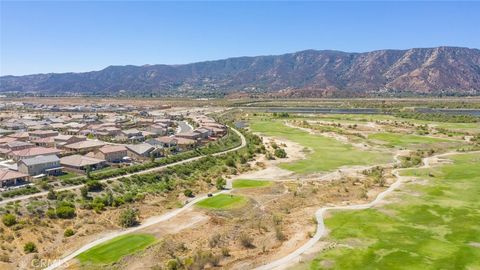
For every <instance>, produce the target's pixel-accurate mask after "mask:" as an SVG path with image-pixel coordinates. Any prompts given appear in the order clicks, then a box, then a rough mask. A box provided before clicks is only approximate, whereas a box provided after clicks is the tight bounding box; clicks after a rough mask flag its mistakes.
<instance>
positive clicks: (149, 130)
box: [0, 104, 227, 186]
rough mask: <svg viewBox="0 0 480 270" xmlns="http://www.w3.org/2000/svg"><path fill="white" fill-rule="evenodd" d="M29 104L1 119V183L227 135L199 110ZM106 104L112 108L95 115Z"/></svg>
mask: <svg viewBox="0 0 480 270" xmlns="http://www.w3.org/2000/svg"><path fill="white" fill-rule="evenodd" d="M27 106H28V108H30V109H31V110H33V111H34V113H32V112H31V111H30V112H29V113H23V112H22V113H18V114H16V113H15V114H11V117H4V118H3V120H1V121H0V161H1V162H0V170H1V171H0V181H2V185H4V186H8V185H15V184H16V183H25V181H28V180H30V181H35V180H34V179H36V178H37V177H39V176H47V177H49V178H51V179H53V180H55V179H57V178H56V177H57V176H58V175H60V174H62V172H64V171H72V172H76V173H86V170H87V169H91V170H98V169H102V168H105V167H108V166H113V167H122V166H129V165H131V164H133V165H137V164H141V163H143V162H146V161H147V160H149V159H151V158H161V157H163V156H165V155H175V154H177V153H179V152H184V151H190V150H192V149H195V148H197V147H202V145H204V144H206V143H208V142H210V141H213V140H216V139H218V138H220V137H222V136H224V135H225V134H227V127H226V126H224V125H222V124H220V123H217V122H216V121H215V120H214V119H212V118H210V117H208V116H205V115H202V114H200V113H196V114H189V113H171V114H167V113H161V114H150V113H149V111H148V110H145V113H143V114H141V113H139V112H140V111H138V108H135V107H132V106H129V107H127V106H123V107H119V108H121V109H120V110H117V109H118V108H117V107H115V106H112V107H110V106H108V105H106V106H105V107H102V106H100V105H91V106H89V105H85V106H71V107H69V106H58V105H57V106H53V105H48V106H37V105H36V104H28V105H27ZM22 108H23V107H22ZM106 108H112V109H113V111H112V112H109V113H105V114H101V113H97V112H98V111H103V110H104V109H105V110H106V111H108V110H107V109H106ZM85 110H86V111H85ZM89 110H92V112H91V113H89ZM179 121H183V122H179ZM192 126H193V127H194V128H192ZM2 173H3V180H1V179H2V178H1V176H2ZM17 180H18V181H17Z"/></svg>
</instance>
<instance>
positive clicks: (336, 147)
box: [250, 120, 391, 173]
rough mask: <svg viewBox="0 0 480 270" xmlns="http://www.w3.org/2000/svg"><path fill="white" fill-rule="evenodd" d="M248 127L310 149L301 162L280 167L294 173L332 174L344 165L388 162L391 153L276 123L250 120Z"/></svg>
mask: <svg viewBox="0 0 480 270" xmlns="http://www.w3.org/2000/svg"><path fill="white" fill-rule="evenodd" d="M250 128H251V129H252V130H253V131H254V132H260V133H262V134H265V135H267V136H274V137H280V138H285V139H287V140H289V141H293V142H296V143H298V144H301V145H303V146H305V147H307V148H309V149H311V150H313V151H312V152H310V153H308V154H307V158H306V159H304V160H299V161H295V162H292V163H282V164H281V165H280V167H282V168H284V169H287V170H290V171H294V172H297V173H315V172H322V171H331V170H334V169H337V168H339V167H342V166H345V165H369V164H379V163H386V162H389V161H390V160H391V154H386V153H380V152H371V151H362V150H359V149H357V148H355V147H353V146H352V145H349V144H345V143H341V142H339V141H337V140H335V139H332V138H327V137H324V136H320V135H313V134H310V133H308V132H306V131H303V130H300V129H297V128H291V127H287V126H285V125H284V124H283V123H281V122H280V121H278V120H253V121H251V125H250Z"/></svg>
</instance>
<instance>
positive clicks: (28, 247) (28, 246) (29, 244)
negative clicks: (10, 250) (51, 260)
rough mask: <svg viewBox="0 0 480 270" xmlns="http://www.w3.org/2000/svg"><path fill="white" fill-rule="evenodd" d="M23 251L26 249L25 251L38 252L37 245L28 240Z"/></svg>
mask: <svg viewBox="0 0 480 270" xmlns="http://www.w3.org/2000/svg"><path fill="white" fill-rule="evenodd" d="M23 251H25V253H34V252H37V246H36V245H35V244H34V243H33V242H27V243H26V244H25V245H24V246H23Z"/></svg>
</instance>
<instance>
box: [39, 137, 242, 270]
mask: <svg viewBox="0 0 480 270" xmlns="http://www.w3.org/2000/svg"><path fill="white" fill-rule="evenodd" d="M232 130H233V131H234V132H235V133H237V134H238V135H239V136H240V138H241V140H242V144H241V145H240V146H238V147H235V148H233V149H230V150H227V151H223V152H220V153H216V154H213V156H218V155H223V154H226V153H228V152H232V151H236V150H238V149H240V148H243V147H245V146H246V145H247V140H246V139H245V137H244V136H243V134H242V133H240V132H239V131H238V130H236V129H234V128H232ZM199 158H202V157H196V158H191V159H188V160H184V161H181V162H178V163H172V164H169V165H167V166H164V167H162V168H165V167H169V166H174V165H178V164H181V163H186V162H190V161H193V160H197V159H199ZM155 169H159V168H155ZM110 180H112V179H110ZM229 192H231V190H222V191H220V192H217V193H215V194H213V196H217V195H219V194H224V193H229ZM207 197H208V196H207V195H201V196H198V197H197V198H195V199H193V200H192V201H190V202H189V203H187V204H185V205H184V206H183V207H182V208H178V209H175V210H173V211H170V212H168V213H165V214H163V215H160V216H156V217H151V218H149V219H147V220H146V221H145V222H143V223H142V224H141V225H140V226H137V227H132V228H128V229H124V230H120V231H116V232H112V233H110V234H108V235H105V236H102V237H101V238H98V239H97V240H95V241H93V242H90V243H88V244H86V245H84V246H83V247H81V248H79V249H77V250H76V251H74V252H72V253H71V254H69V255H67V256H66V257H63V258H62V259H59V260H56V261H55V262H54V263H53V264H52V265H50V266H49V267H47V268H45V270H52V269H56V268H58V267H60V266H62V265H63V264H65V263H66V262H68V261H69V260H71V259H73V258H75V257H76V256H78V255H79V254H81V253H82V252H84V251H87V250H89V249H90V248H92V247H94V246H96V245H99V244H101V243H104V242H106V241H108V240H111V239H113V238H115V237H117V236H121V235H124V234H128V233H132V232H135V231H138V230H141V229H143V228H146V227H148V226H151V225H154V224H157V223H160V222H164V221H166V220H169V219H171V218H173V217H175V216H176V215H178V214H180V213H182V212H183V211H185V210H187V209H189V208H191V207H192V206H194V205H195V204H196V203H197V202H199V201H201V200H203V199H205V198H207Z"/></svg>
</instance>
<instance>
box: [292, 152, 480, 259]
mask: <svg viewBox="0 0 480 270" xmlns="http://www.w3.org/2000/svg"><path fill="white" fill-rule="evenodd" d="M451 159H452V160H453V161H454V163H453V164H447V165H441V166H440V167H436V168H431V169H420V170H417V169H411V170H408V171H406V172H405V173H404V175H412V176H413V175H418V176H421V178H422V179H425V178H427V179H428V182H427V183H425V182H418V183H415V182H413V183H411V184H408V185H406V186H405V187H404V188H402V190H401V191H400V192H397V193H396V194H395V195H393V196H394V197H393V198H391V203H390V204H387V205H384V206H381V207H378V208H375V209H368V210H360V211H338V212H335V213H333V214H332V215H331V217H330V218H328V219H327V220H326V225H327V228H329V229H330V235H329V237H328V239H327V240H328V241H330V242H335V243H336V246H335V247H334V248H331V249H328V250H327V251H324V252H322V253H320V255H318V257H317V258H315V259H314V260H313V261H312V262H310V263H308V264H303V265H302V266H301V267H299V268H301V269H303V268H308V269H360V268H365V266H367V265H368V268H369V269H479V268H480V248H479V243H480V226H479V224H480V213H479V209H480V203H479V201H478V194H480V154H465V155H457V156H451Z"/></svg>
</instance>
